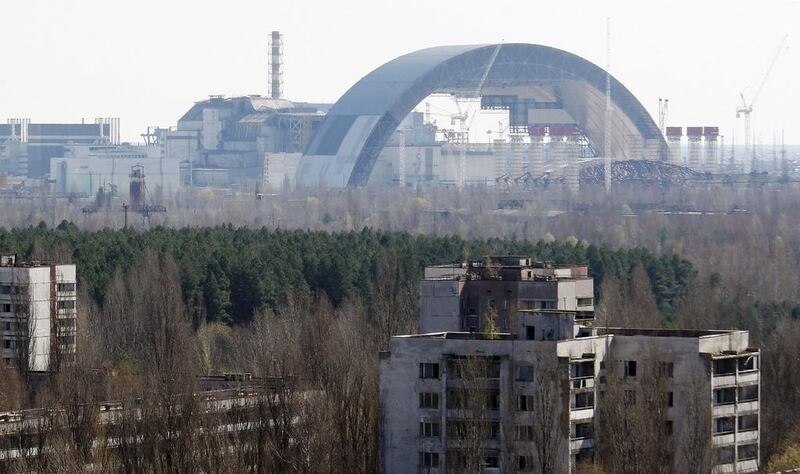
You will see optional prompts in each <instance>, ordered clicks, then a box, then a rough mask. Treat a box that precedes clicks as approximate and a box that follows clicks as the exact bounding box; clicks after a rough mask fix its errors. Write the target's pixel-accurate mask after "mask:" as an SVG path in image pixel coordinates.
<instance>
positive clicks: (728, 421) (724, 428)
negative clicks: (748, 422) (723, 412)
mask: <svg viewBox="0 0 800 474" xmlns="http://www.w3.org/2000/svg"><path fill="white" fill-rule="evenodd" d="M734 420H735V418H734V417H732V416H725V417H722V418H715V419H714V434H725V433H733V431H734V427H735V425H736V423H735V421H734Z"/></svg>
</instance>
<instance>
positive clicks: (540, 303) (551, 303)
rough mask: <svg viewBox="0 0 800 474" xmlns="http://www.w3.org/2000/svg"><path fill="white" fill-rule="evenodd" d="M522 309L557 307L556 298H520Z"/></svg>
mask: <svg viewBox="0 0 800 474" xmlns="http://www.w3.org/2000/svg"><path fill="white" fill-rule="evenodd" d="M519 306H520V309H533V310H537V309H556V301H555V300H520V302H519Z"/></svg>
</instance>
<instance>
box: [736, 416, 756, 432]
mask: <svg viewBox="0 0 800 474" xmlns="http://www.w3.org/2000/svg"><path fill="white" fill-rule="evenodd" d="M757 429H758V413H753V414H751V415H742V416H740V417H739V431H753V430H757Z"/></svg>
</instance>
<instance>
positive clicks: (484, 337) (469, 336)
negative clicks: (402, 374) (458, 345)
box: [392, 331, 514, 341]
mask: <svg viewBox="0 0 800 474" xmlns="http://www.w3.org/2000/svg"><path fill="white" fill-rule="evenodd" d="M392 337H404V338H417V339H462V340H478V341H510V340H512V339H514V337H513V336H512V335H511V333H507V332H500V333H495V334H491V335H490V334H488V333H484V332H459V331H444V332H429V333H424V334H403V335H400V336H392Z"/></svg>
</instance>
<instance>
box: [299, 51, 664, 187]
mask: <svg viewBox="0 0 800 474" xmlns="http://www.w3.org/2000/svg"><path fill="white" fill-rule="evenodd" d="M496 50H497V45H467V46H439V47H434V48H428V49H423V50H420V51H416V52H413V53H409V54H406V55H404V56H400V57H399V58H396V59H394V60H392V61H389V62H388V63H386V64H384V65H383V66H380V67H379V68H377V69H375V70H374V71H372V72H371V73H369V74H368V75H367V76H365V77H364V78H362V79H361V80H360V81H358V82H357V83H356V84H355V85H353V86H352V87H351V88H350V89H349V90H348V91H347V92H346V93H345V94H344V95H343V96H342V97H341V98H340V99H339V100H338V101H337V102H336V104H334V106H333V107H332V108H331V110H330V111H329V113H328V114H327V116H326V118H325V121H324V122H323V124H322V126H321V127H320V129H319V131H318V132H317V133H316V134H315V136H314V138H313V139H312V141H311V143H310V144H309V146H308V149H307V150H306V152H305V154H304V155H303V157H302V159H301V161H300V166H299V167H298V181H299V182H300V183H301V184H304V185H309V186H314V185H318V184H322V185H328V186H334V187H338V186H344V185H363V184H365V183H366V182H367V179H368V178H369V174H370V173H371V171H372V167H373V165H374V164H375V161H376V159H377V158H378V155H379V154H380V152H381V150H382V149H383V146H384V145H385V144H386V141H387V140H388V139H389V137H390V136H391V134H392V133H393V132H394V130H395V129H396V128H397V126H398V125H399V123H400V122H401V121H402V120H403V118H405V116H406V115H408V113H409V112H411V110H413V108H414V107H416V105H417V104H419V103H420V102H421V101H422V100H423V99H424V98H425V97H427V96H428V95H430V94H432V93H434V92H461V93H464V92H474V91H476V90H477V88H478V86H479V84H480V82H481V79H482V77H483V76H484V74H485V72H486V68H487V67H488V66H489V63H490V62H491V58H492V55H493V53H494V52H495V51H496ZM605 80H606V73H605V71H604V70H603V69H602V68H600V67H598V66H596V65H595V64H593V63H591V62H589V61H587V60H585V59H583V58H581V57H579V56H576V55H574V54H571V53H568V52H566V51H562V50H559V49H556V48H551V47H548V46H541V45H533V44H504V45H502V46H500V49H499V51H498V54H497V57H496V58H495V60H494V62H493V63H492V65H491V69H490V70H489V72H488V75H486V81H485V83H484V84H483V85H484V86H490V87H500V88H502V87H508V86H526V85H549V86H553V89H554V90H555V91H556V94H557V96H558V99H559V101H560V102H562V103H563V104H564V107H565V109H567V110H568V111H569V112H570V114H571V115H573V116H574V117H579V118H580V121H581V126H582V128H583V129H584V130H585V131H586V133H587V136H588V138H589V140H590V141H591V142H592V146H593V147H594V148H595V149H596V150H602V149H603V146H604V143H603V140H604V133H603V132H604V114H605ZM611 96H612V100H613V105H614V110H615V111H616V113H615V114H614V116H613V121H612V130H611V136H612V143H611V149H612V153H613V156H616V157H619V158H625V157H630V155H631V154H632V153H634V151H633V150H637V146H639V147H641V146H642V144H644V143H653V142H655V148H656V149H657V152H658V155H659V156H658V157H659V158H662V159H663V158H664V156H665V152H666V142H665V141H664V138H663V137H662V135H661V133H660V131H659V130H658V126H657V125H656V124H655V122H654V121H653V119H652V117H650V114H649V113H648V112H647V111H646V110H645V108H644V107H643V106H642V104H641V103H640V102H639V101H638V100H637V99H636V97H634V96H633V94H632V93H631V92H630V91H629V90H628V89H627V88H625V87H624V86H623V85H622V84H621V83H620V82H619V81H617V80H616V79H614V78H612V80H611Z"/></svg>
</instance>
